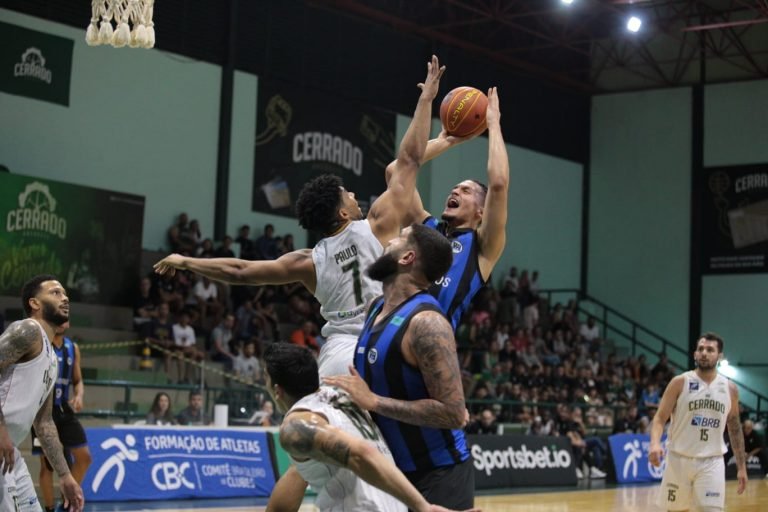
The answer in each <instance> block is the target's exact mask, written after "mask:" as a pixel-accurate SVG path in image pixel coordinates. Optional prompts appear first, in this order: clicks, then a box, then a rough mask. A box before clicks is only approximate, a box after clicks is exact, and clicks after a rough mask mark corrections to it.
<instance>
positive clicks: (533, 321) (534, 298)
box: [523, 294, 539, 331]
mask: <svg viewBox="0 0 768 512" xmlns="http://www.w3.org/2000/svg"><path fill="white" fill-rule="evenodd" d="M523 324H524V325H525V328H526V329H527V330H529V331H530V330H532V329H533V328H534V327H536V326H537V325H539V296H538V295H532V294H531V295H530V296H529V300H528V302H527V303H526V305H525V307H524V309H523Z"/></svg>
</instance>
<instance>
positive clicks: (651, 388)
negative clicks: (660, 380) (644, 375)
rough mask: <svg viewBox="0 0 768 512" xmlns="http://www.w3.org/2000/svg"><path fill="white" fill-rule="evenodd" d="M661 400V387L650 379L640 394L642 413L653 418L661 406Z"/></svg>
mask: <svg viewBox="0 0 768 512" xmlns="http://www.w3.org/2000/svg"><path fill="white" fill-rule="evenodd" d="M659 402H661V396H660V393H659V387H658V386H657V385H656V383H655V382H653V381H650V380H649V381H648V384H647V385H646V386H645V389H644V390H643V392H642V394H641V395H640V414H641V415H643V416H648V417H649V418H653V415H654V414H656V410H657V409H658V408H659Z"/></svg>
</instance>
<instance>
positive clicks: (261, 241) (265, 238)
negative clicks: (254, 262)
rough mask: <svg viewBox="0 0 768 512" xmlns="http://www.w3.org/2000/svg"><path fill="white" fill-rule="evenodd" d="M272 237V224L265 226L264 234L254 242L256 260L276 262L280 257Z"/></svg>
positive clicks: (273, 232) (273, 233)
mask: <svg viewBox="0 0 768 512" xmlns="http://www.w3.org/2000/svg"><path fill="white" fill-rule="evenodd" d="M274 235H275V227H274V226H273V225H272V224H267V225H265V226H264V234H263V235H261V236H260V237H259V238H257V239H256V241H255V242H254V249H255V251H256V259H259V260H276V259H277V258H278V257H279V256H280V251H279V250H278V247H277V241H276V240H275V238H274Z"/></svg>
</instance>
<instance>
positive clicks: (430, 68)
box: [418, 55, 445, 101]
mask: <svg viewBox="0 0 768 512" xmlns="http://www.w3.org/2000/svg"><path fill="white" fill-rule="evenodd" d="M443 73H445V66H440V61H438V60H437V57H436V56H435V55H433V56H432V60H431V61H430V62H427V78H425V79H424V83H421V84H418V88H419V89H421V93H422V94H423V95H424V97H425V98H426V99H428V100H430V101H431V100H434V99H435V96H437V90H438V89H439V88H440V78H441V77H442V76H443Z"/></svg>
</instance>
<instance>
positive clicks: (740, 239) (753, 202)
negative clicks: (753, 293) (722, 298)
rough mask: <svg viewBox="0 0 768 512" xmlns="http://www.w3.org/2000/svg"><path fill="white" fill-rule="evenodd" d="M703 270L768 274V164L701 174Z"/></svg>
mask: <svg viewBox="0 0 768 512" xmlns="http://www.w3.org/2000/svg"><path fill="white" fill-rule="evenodd" d="M700 179H701V180H702V182H703V183H701V186H700V189H701V200H700V201H699V202H700V204H701V210H700V211H701V213H700V218H701V247H700V248H699V254H701V271H702V272H703V273H704V274H738V273H748V274H752V273H758V272H768V164H757V165H740V166H732V167H710V168H707V169H704V171H703V172H702V173H701V178H700Z"/></svg>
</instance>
